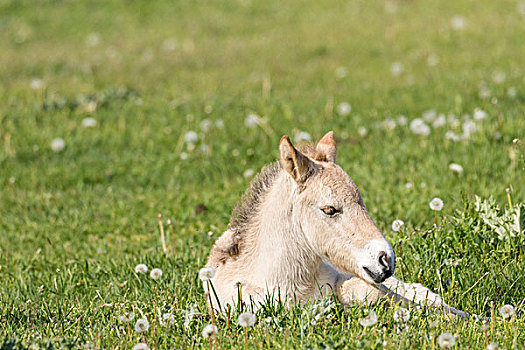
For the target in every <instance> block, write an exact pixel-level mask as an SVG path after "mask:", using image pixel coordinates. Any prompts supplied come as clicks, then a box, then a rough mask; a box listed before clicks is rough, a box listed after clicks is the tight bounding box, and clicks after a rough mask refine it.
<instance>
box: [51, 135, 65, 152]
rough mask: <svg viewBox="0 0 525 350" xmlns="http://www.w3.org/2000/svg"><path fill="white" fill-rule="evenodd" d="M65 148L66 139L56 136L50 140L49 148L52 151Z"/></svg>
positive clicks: (60, 150) (59, 150)
mask: <svg viewBox="0 0 525 350" xmlns="http://www.w3.org/2000/svg"><path fill="white" fill-rule="evenodd" d="M65 148H66V141H64V139H62V138H60V137H57V138H54V139H53V141H51V149H52V150H53V152H57V153H58V152H62V151H63V150H64V149H65Z"/></svg>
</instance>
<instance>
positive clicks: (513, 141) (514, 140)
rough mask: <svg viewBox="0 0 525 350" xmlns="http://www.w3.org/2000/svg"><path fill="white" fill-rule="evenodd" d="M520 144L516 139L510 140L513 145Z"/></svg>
mask: <svg viewBox="0 0 525 350" xmlns="http://www.w3.org/2000/svg"><path fill="white" fill-rule="evenodd" d="M519 142H520V139H518V138H517V137H516V138H515V139H513V140H512V143H513V144H517V143H519Z"/></svg>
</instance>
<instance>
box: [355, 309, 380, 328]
mask: <svg viewBox="0 0 525 350" xmlns="http://www.w3.org/2000/svg"><path fill="white" fill-rule="evenodd" d="M364 312H365V313H367V315H366V316H365V317H361V318H360V319H359V324H360V325H361V326H363V327H372V326H373V325H375V324H376V323H377V314H376V312H375V311H374V310H372V309H365V310H364Z"/></svg>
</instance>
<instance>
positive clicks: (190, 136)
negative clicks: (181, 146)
mask: <svg viewBox="0 0 525 350" xmlns="http://www.w3.org/2000/svg"><path fill="white" fill-rule="evenodd" d="M184 141H185V142H186V143H188V144H194V143H196V142H197V141H199V135H197V133H196V132H195V131H193V130H190V131H188V132H187V133H186V134H184Z"/></svg>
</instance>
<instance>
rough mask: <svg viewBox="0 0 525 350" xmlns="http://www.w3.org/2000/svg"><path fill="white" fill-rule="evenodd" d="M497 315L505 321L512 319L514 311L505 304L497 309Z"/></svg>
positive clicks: (510, 306) (512, 307)
mask: <svg viewBox="0 0 525 350" xmlns="http://www.w3.org/2000/svg"><path fill="white" fill-rule="evenodd" d="M499 313H500V315H501V317H503V318H504V319H507V318H510V317H512V316H513V315H514V314H515V313H516V310H515V309H514V306H512V305H510V304H506V305H503V306H502V307H500V308H499Z"/></svg>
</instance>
